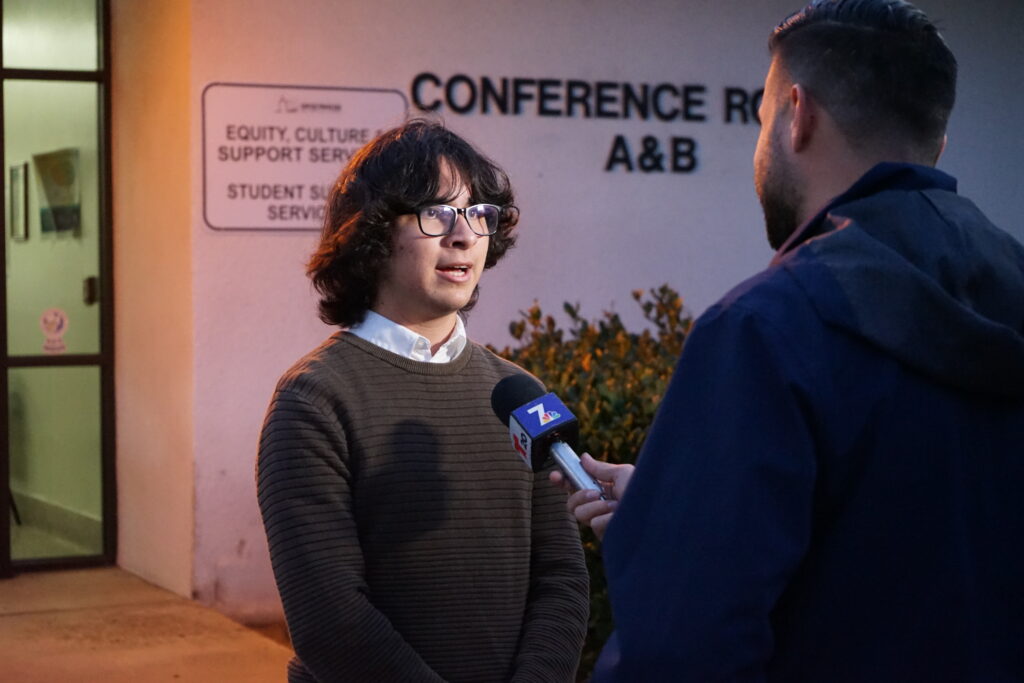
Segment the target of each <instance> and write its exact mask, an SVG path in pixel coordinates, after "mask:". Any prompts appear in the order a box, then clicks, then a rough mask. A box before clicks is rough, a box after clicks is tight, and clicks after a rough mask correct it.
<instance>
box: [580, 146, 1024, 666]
mask: <svg viewBox="0 0 1024 683" xmlns="http://www.w3.org/2000/svg"><path fill="white" fill-rule="evenodd" d="M604 558H605V568H606V572H607V575H608V580H609V585H610V594H611V600H612V608H613V613H614V618H615V624H616V629H617V630H616V633H615V634H614V635H613V636H612V638H611V640H610V641H609V643H608V644H607V645H606V647H605V650H604V652H603V653H602V656H601V658H600V660H599V662H598V665H597V668H596V672H595V675H594V679H593V680H594V681H595V683H605V682H608V681H702V682H704V681H786V682H799V681H828V682H830V683H836V682H841V681H870V682H872V683H880V682H884V681H901V682H902V681H929V682H930V683H934V682H936V681H984V682H986V683H997V682H999V681H1021V680H1024V247H1022V246H1021V245H1020V244H1019V243H1018V242H1016V241H1015V240H1014V239H1013V238H1011V237H1010V236H1008V235H1007V234H1006V233H1004V232H1002V231H1000V230H999V229H998V228H996V227H994V226H993V225H992V224H991V223H990V222H989V221H988V220H987V219H986V218H985V217H984V216H983V215H982V214H981V212H980V211H979V210H978V209H977V208H976V207H975V206H974V204H972V203H971V202H970V201H968V200H966V199H963V198H961V197H959V196H957V194H956V181H955V180H953V179H952V178H951V177H949V176H947V175H945V174H943V173H941V172H939V171H936V170H934V169H931V168H925V167H919V166H909V165H897V164H882V165H879V166H877V167H875V168H874V169H872V170H871V171H870V172H869V173H868V174H867V175H865V176H864V177H863V178H861V180H859V181H858V182H857V183H856V184H855V185H854V186H853V187H851V188H850V190H848V191H847V192H846V193H844V194H843V195H841V196H840V197H837V198H836V199H835V200H833V202H831V203H830V205H829V206H828V207H826V208H825V209H824V210H822V211H821V212H820V213H819V214H818V215H817V216H815V217H814V218H812V219H811V220H810V221H809V222H808V223H807V224H805V225H804V226H802V227H801V229H800V231H799V233H798V235H797V236H796V237H795V238H794V239H793V240H791V241H790V243H788V244H787V245H786V246H785V247H783V249H782V250H780V253H779V255H777V256H776V259H775V260H774V261H773V263H772V265H771V266H770V267H769V268H768V269H767V270H766V271H764V272H762V273H760V274H759V275H757V276H755V277H754V278H752V279H750V280H748V281H746V282H744V283H743V284H741V285H739V286H738V287H737V288H736V289H734V290H733V291H732V292H730V293H729V294H728V295H726V297H725V298H724V299H723V300H722V301H720V302H719V303H718V304H716V305H715V306H713V307H712V308H711V309H709V310H708V311H707V313H705V314H704V315H703V316H701V318H700V319H699V321H698V322H697V324H696V325H695V326H694V328H693V330H692V331H691V333H690V336H689V338H688V339H687V341H686V344H685V346H684V349H683V354H682V356H681V358H680V361H679V365H678V367H677V370H676V373H675V376H674V378H673V380H672V382H671V384H670V387H669V389H668V391H667V392H666V394H665V397H664V398H663V400H662V403H661V406H660V408H659V412H658V415H657V418H656V419H655V422H654V425H653V426H652V428H651V431H650V434H649V436H648V438H647V441H646V443H645V444H644V447H643V449H642V451H641V454H640V457H639V459H638V464H637V470H636V473H635V475H634V477H633V479H632V481H631V482H630V485H629V489H628V492H627V493H626V496H625V498H624V500H623V501H622V504H621V507H620V508H619V510H618V511H617V512H616V514H615V516H614V518H613V520H612V523H611V525H610V526H609V529H608V533H607V535H606V538H605V545H604Z"/></svg>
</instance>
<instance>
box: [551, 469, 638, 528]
mask: <svg viewBox="0 0 1024 683" xmlns="http://www.w3.org/2000/svg"><path fill="white" fill-rule="evenodd" d="M580 464H581V465H582V466H583V469H584V470H585V471H586V472H588V473H589V474H590V475H591V476H592V477H593V478H594V479H595V480H596V481H597V482H598V484H600V486H601V488H602V489H603V490H604V492H605V493H604V495H603V496H598V495H597V494H596V492H594V491H591V490H583V491H576V492H575V493H573V494H572V495H570V496H569V499H568V500H567V501H566V507H567V508H568V509H569V512H571V513H572V515H573V517H575V518H576V521H578V522H579V523H580V524H585V525H586V526H589V527H590V528H591V529H593V530H594V534H595V535H596V536H597V537H598V538H599V539H603V538H604V532H605V529H607V528H608V523H609V522H611V521H612V514H613V513H614V512H615V510H616V509H617V508H618V506H619V501H620V500H621V499H622V496H623V494H625V493H626V486H627V485H628V484H629V479H630V477H632V476H633V469H634V467H633V466H632V465H628V464H624V465H613V464H611V463H607V462H602V461H600V460H595V459H594V458H593V457H591V455H590V454H589V453H584V454H583V455H582V457H581V458H580ZM550 477H551V481H553V482H555V483H556V484H561V485H564V479H563V477H562V474H561V472H557V471H556V472H552V473H551V475H550Z"/></svg>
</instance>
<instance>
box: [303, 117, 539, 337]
mask: <svg viewBox="0 0 1024 683" xmlns="http://www.w3.org/2000/svg"><path fill="white" fill-rule="evenodd" d="M442 163H446V164H447V165H448V166H449V167H450V169H451V171H452V172H453V174H454V175H455V177H456V178H458V179H460V180H461V181H462V182H463V183H464V184H465V186H466V189H467V190H468V191H469V194H470V198H471V201H472V202H474V203H485V204H496V205H498V206H500V207H502V209H503V210H502V214H501V217H500V219H499V221H498V231H497V232H496V233H495V234H494V235H491V236H490V237H489V238H488V239H489V242H488V245H487V257H486V260H485V261H484V268H485V269H486V268H491V267H493V266H494V265H496V264H497V263H498V261H499V260H501V257H502V256H504V255H505V252H506V251H508V250H509V249H510V248H511V247H512V246H513V245H514V244H515V239H516V238H515V235H514V234H512V228H513V227H514V226H515V224H516V222H517V221H518V219H519V212H518V210H517V209H516V207H515V205H514V196H513V192H512V186H511V183H510V182H509V179H508V176H507V175H506V174H505V172H504V171H503V170H501V168H499V167H498V166H497V165H496V164H495V163H494V162H493V161H491V160H490V159H488V158H487V157H485V156H484V155H483V154H481V153H480V152H479V151H477V150H476V149H475V148H474V147H473V146H472V145H470V144H469V143H468V142H466V141H465V140H463V139H462V138H461V137H459V136H458V135H456V134H455V133H453V132H452V131H450V130H448V129H447V128H445V127H444V126H443V125H442V124H441V123H437V122H434V121H428V120H424V119H413V120H411V121H408V122H406V123H405V124H403V125H401V126H398V127H397V128H392V129H391V130H388V131H385V132H384V133H381V134H380V135H378V136H377V137H376V138H375V139H373V140H371V141H370V142H369V143H367V144H366V146H364V147H363V148H362V149H360V150H359V151H358V152H357V153H356V154H355V155H354V156H353V157H352V159H351V160H350V161H349V163H348V165H347V166H346V167H345V168H344V170H342V172H341V175H339V176H338V179H337V181H335V183H334V186H333V187H332V188H331V191H330V194H329V196H328V198H327V207H326V210H325V214H324V224H323V230H322V231H321V234H320V243H319V245H318V246H317V249H316V251H315V252H314V253H313V255H312V257H310V260H309V263H308V264H307V266H306V274H307V275H308V276H309V277H310V279H311V280H312V281H313V286H314V288H315V289H316V290H317V292H318V293H319V294H320V297H321V298H320V306H319V308H320V319H321V320H323V321H324V322H325V323H327V324H329V325H341V326H343V327H350V326H352V325H355V324H357V323H359V322H362V320H363V319H364V318H365V317H366V312H367V311H368V310H370V308H371V307H372V306H373V303H374V301H375V299H376V298H377V288H378V285H379V284H380V281H381V278H382V276H383V275H384V273H385V272H386V269H387V267H388V264H389V261H390V259H391V249H392V244H393V235H392V233H393V231H394V227H393V226H394V221H395V218H397V217H398V216H401V215H403V214H408V213H414V212H415V211H416V210H417V209H419V208H420V207H423V206H425V205H428V204H431V203H435V202H440V203H445V202H449V201H451V200H453V199H454V198H455V194H454V193H455V192H456V190H457V188H442V187H441V168H442ZM445 192H448V193H450V196H444V193H445ZM478 297H479V286H477V289H476V290H474V292H473V296H472V298H471V299H470V301H469V303H468V304H467V305H466V306H465V307H464V308H463V309H462V310H461V311H460V313H463V314H465V312H467V311H468V310H469V309H470V308H472V307H473V305H475V304H476V300H477V298H478Z"/></svg>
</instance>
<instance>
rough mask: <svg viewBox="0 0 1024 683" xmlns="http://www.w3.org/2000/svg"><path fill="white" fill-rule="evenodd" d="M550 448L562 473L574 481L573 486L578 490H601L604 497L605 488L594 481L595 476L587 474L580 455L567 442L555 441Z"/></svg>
mask: <svg viewBox="0 0 1024 683" xmlns="http://www.w3.org/2000/svg"><path fill="white" fill-rule="evenodd" d="M550 448H551V457H553V458H554V459H555V462H556V463H557V464H558V468H559V469H560V470H562V474H564V475H565V476H566V478H567V479H568V480H569V481H570V483H572V485H573V488H575V489H577V490H583V489H588V490H591V491H600V492H601V498H602V499H604V489H602V488H601V485H600V484H598V483H597V482H596V481H594V478H593V477H591V476H590V475H589V474H587V471H586V470H585V469H583V465H582V464H581V463H580V458H579V456H578V455H576V453H575V452H573V450H572V449H571V448H569V445H568V444H567V443H565V442H564V441H555V442H553V443H552V444H551V447H550Z"/></svg>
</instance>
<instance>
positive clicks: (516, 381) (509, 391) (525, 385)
mask: <svg viewBox="0 0 1024 683" xmlns="http://www.w3.org/2000/svg"><path fill="white" fill-rule="evenodd" d="M544 393H545V392H544V387H543V385H541V383H540V382H538V381H537V380H536V379H534V378H533V377H531V376H530V375H523V374H515V375H509V376H508V377H506V378H504V379H502V380H501V381H500V382H498V383H497V384H495V385H494V391H492V392H491V410H493V411H494V414H495V415H497V416H498V419H499V420H501V422H502V424H506V425H507V424H508V418H509V417H510V416H511V415H512V411H513V410H515V409H516V408H519V407H520V406H524V405H526V404H527V403H529V402H530V401H532V400H534V399H535V398H540V397H541V396H543V395H544Z"/></svg>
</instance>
